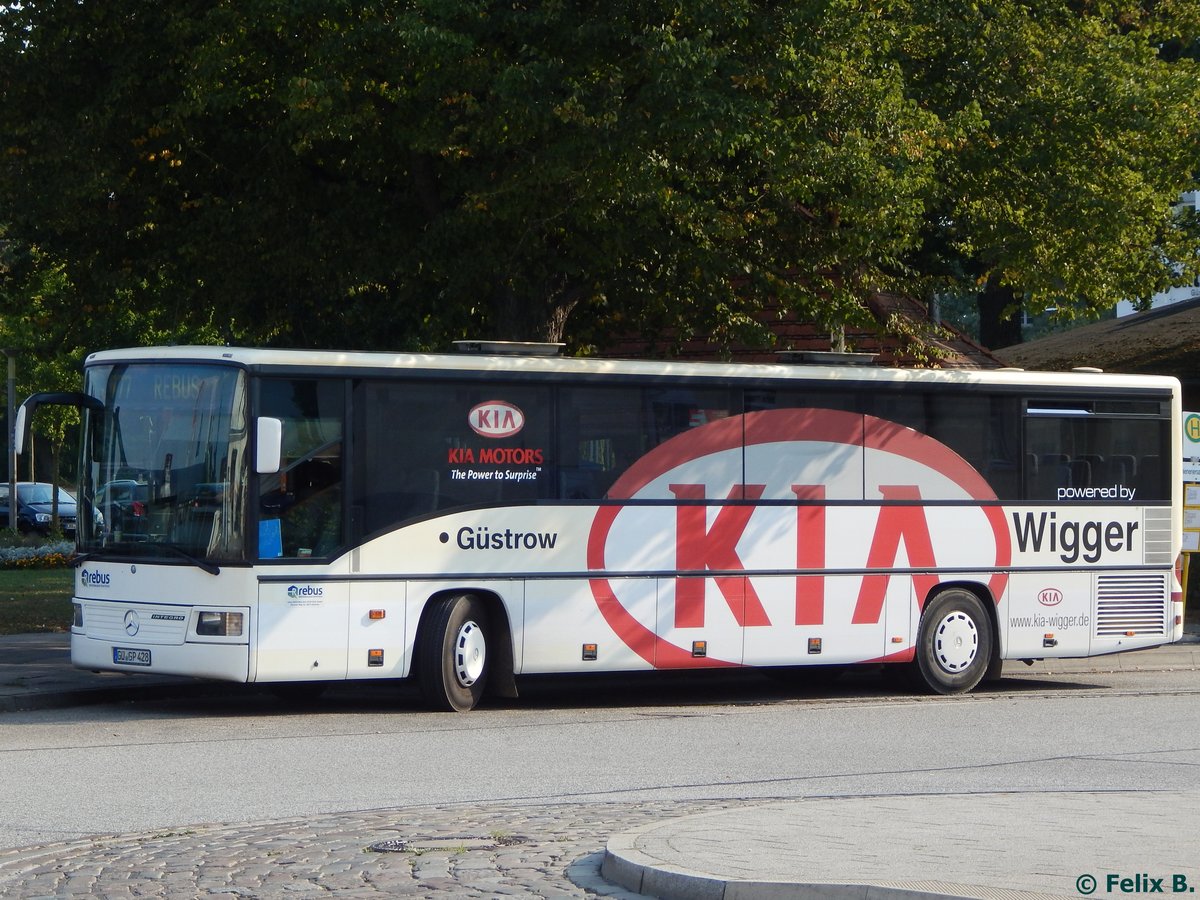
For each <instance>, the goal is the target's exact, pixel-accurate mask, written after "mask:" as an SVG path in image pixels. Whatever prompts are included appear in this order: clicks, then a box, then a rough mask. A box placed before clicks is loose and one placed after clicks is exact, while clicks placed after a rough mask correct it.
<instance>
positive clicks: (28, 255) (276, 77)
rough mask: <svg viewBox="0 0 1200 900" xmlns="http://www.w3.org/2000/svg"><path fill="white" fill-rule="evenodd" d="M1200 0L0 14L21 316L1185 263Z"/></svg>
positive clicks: (960, 277)
mask: <svg viewBox="0 0 1200 900" xmlns="http://www.w3.org/2000/svg"><path fill="white" fill-rule="evenodd" d="M1198 20H1200V15H1198V13H1197V3H1196V0H1171V2H1167V3H1155V4H1143V3H1137V2H1131V0H1112V2H1104V3H1091V2H1073V0H1072V2H1061V0H1058V2H1056V0H1027V2H1018V0H997V2H995V3H990V4H985V5H979V4H973V3H966V2H960V0H933V2H922V3H916V2H912V0H887V2H884V3H873V4H867V3H862V2H859V0H801V2H796V3H784V4H774V3H763V2H760V0H720V2H716V0H706V2H701V3H693V4H684V5H683V6H680V5H678V4H674V3H660V2H655V0H650V2H638V3H636V4H635V3H629V2H620V0H618V2H605V3H587V2H585V3H580V4H564V3H561V2H553V0H552V2H546V3H521V2H519V3H515V4H514V3H492V2H488V0H406V2H399V3H377V2H373V3H348V2H333V3H330V2H325V3H321V4H317V3H314V2H312V0H288V2H283V0H241V2H237V3H233V2H217V3H194V2H192V3H185V4H183V5H182V6H180V5H178V4H176V5H174V6H171V7H169V8H167V7H160V6H153V5H151V6H130V5H128V4H92V3H85V4H79V3H75V2H67V0H46V2H38V3H28V4H20V5H15V6H8V7H5V8H4V9H3V10H2V11H0V135H4V137H3V138H2V139H0V142H2V143H0V210H3V213H0V216H3V218H4V219H5V220H6V221H7V226H8V243H7V244H6V249H5V251H4V252H5V254H6V256H7V257H8V258H9V260H10V264H9V265H8V267H7V273H8V274H7V277H3V276H0V315H2V316H3V321H4V323H5V328H8V329H11V330H12V331H13V332H14V336H13V337H12V338H11V339H12V340H13V341H15V342H16V343H17V345H18V346H21V347H23V348H29V349H31V350H32V349H34V348H46V349H48V350H50V352H51V353H53V354H54V355H56V356H61V357H62V358H63V359H65V360H68V361H69V364H68V365H66V366H65V367H64V368H65V369H70V367H71V365H74V364H77V363H78V361H79V360H80V359H81V358H82V355H83V354H84V353H85V351H86V350H87V349H95V348H97V347H100V346H111V345H127V344H142V343H160V342H175V341H226V340H227V341H236V342H247V343H263V344H278V345H294V346H353V347H362V348H374V347H378V348H414V349H415V348H441V347H443V346H444V345H445V342H446V341H447V340H448V339H451V338H454V337H461V336H466V335H472V336H481V335H482V336H489V337H508V338H521V339H529V338H537V337H542V338H559V337H564V336H565V337H567V338H568V339H569V340H570V341H572V342H573V344H574V345H575V346H576V347H581V346H586V345H589V344H593V343H599V342H602V341H603V339H604V338H605V337H606V336H607V335H610V334H612V333H613V332H614V331H615V332H625V333H628V332H630V331H635V330H637V331H640V332H642V333H645V334H648V335H654V334H668V333H670V334H674V335H676V336H677V337H679V338H681V339H682V338H686V337H687V336H689V335H690V334H693V333H699V334H703V335H705V336H707V337H712V338H715V339H716V340H717V341H718V342H719V341H723V340H725V341H731V340H747V339H749V340H759V341H766V340H767V339H768V336H767V334H766V333H765V332H766V329H765V327H764V325H763V324H762V317H761V316H760V315H758V311H759V310H760V309H761V307H762V306H763V305H764V304H765V303H767V302H768V301H774V300H779V301H781V302H782V303H783V304H784V306H786V307H789V308H792V309H795V310H797V311H798V312H799V313H800V314H801V315H804V316H808V317H811V318H813V319H815V320H817V321H819V322H822V323H823V324H825V325H827V326H829V327H833V326H835V325H838V324H841V323H854V322H859V321H862V320H863V319H864V316H865V314H864V311H863V304H862V300H863V298H864V297H865V296H866V295H868V294H869V292H871V291H873V290H878V289H889V290H901V291H908V292H912V293H919V294H922V295H923V294H925V293H927V292H930V291H933V290H938V289H945V288H947V287H952V288H955V289H957V290H959V291H972V290H976V289H977V288H978V287H979V285H981V284H984V283H987V282H988V281H989V280H990V281H993V282H997V283H1003V284H1004V285H1006V286H1007V289H1009V290H1011V291H1013V293H1014V295H1015V296H1017V297H1022V298H1025V299H1026V300H1027V302H1028V304H1029V305H1030V306H1031V307H1032V308H1033V309H1035V310H1036V309H1040V308H1044V307H1046V306H1049V305H1055V306H1057V307H1059V308H1061V309H1064V310H1067V309H1075V308H1077V309H1081V310H1093V309H1096V308H1100V307H1103V306H1106V305H1111V304H1112V303H1113V302H1115V301H1116V300H1118V299H1128V298H1141V297H1148V296H1149V295H1150V294H1151V293H1153V292H1154V291H1156V290H1158V289H1160V288H1162V287H1164V286H1166V285H1167V284H1169V283H1171V282H1173V281H1174V282H1178V281H1181V280H1182V281H1186V280H1190V278H1191V277H1193V276H1194V274H1196V272H1197V271H1200V253H1198V252H1197V251H1198V248H1200V227H1198V226H1197V223H1196V222H1194V221H1192V220H1191V219H1189V218H1187V217H1184V216H1179V215H1175V214H1173V213H1172V211H1171V203H1172V201H1173V200H1174V199H1175V198H1176V197H1177V196H1178V194H1179V192H1180V191H1181V190H1184V189H1186V188H1189V187H1191V186H1193V185H1194V183H1195V177H1194V170H1195V168H1196V161H1197V160H1198V159H1200V116H1198V115H1197V112H1198V111H1200V78H1198V77H1197V72H1196V70H1195V63H1194V61H1193V59H1192V56H1193V55H1194V54H1193V53H1192V52H1191V48H1192V47H1193V46H1194V43H1195V36H1196V29H1197V22H1198Z"/></svg>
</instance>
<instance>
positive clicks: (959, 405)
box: [872, 391, 1021, 500]
mask: <svg viewBox="0 0 1200 900" xmlns="http://www.w3.org/2000/svg"><path fill="white" fill-rule="evenodd" d="M872 414H873V415H875V416H878V417H879V418H881V419H887V420H889V421H892V422H895V423H897V424H899V425H905V426H907V427H909V428H912V429H913V430H914V431H919V432H921V433H922V434H927V435H929V436H930V437H931V438H934V439H935V440H937V441H938V442H939V443H942V444H945V445H946V446H947V447H949V448H950V449H951V450H953V451H954V452H955V453H957V454H958V455H959V456H961V457H962V458H963V459H965V460H966V461H967V462H968V463H970V464H971V467H972V468H973V469H975V471H976V472H978V473H979V474H980V475H982V476H983V477H984V479H985V480H986V481H987V483H988V484H989V485H990V486H991V488H992V490H993V491H995V493H996V496H997V498H999V499H1000V500H1016V499H1018V498H1019V496H1020V462H1021V443H1020V434H1021V432H1020V422H1021V418H1020V401H1019V400H1018V399H1017V398H1016V397H1005V396H994V395H988V394H983V393H938V392H933V391H903V392H894V393H887V394H880V395H877V397H876V399H875V402H874V404H873V410H872Z"/></svg>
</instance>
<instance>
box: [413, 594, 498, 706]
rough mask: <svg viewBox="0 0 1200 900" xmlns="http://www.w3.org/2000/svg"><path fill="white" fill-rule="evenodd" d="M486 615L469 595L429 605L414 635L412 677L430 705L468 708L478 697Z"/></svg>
mask: <svg viewBox="0 0 1200 900" xmlns="http://www.w3.org/2000/svg"><path fill="white" fill-rule="evenodd" d="M488 637H489V636H488V618H487V609H486V607H485V606H484V605H483V602H482V601H481V600H480V599H479V598H478V597H475V596H472V595H471V594H460V595H458V596H457V597H444V598H442V599H440V600H434V601H432V602H431V603H430V605H429V609H428V610H427V611H426V615H425V620H424V622H423V623H422V625H421V632H420V634H418V635H417V661H416V662H417V681H418V682H419V684H420V686H421V694H422V695H423V696H424V698H425V702H426V704H427V705H428V706H429V708H430V709H434V710H438V711H439V712H467V711H468V710H471V709H474V708H475V707H476V706H477V705H478V703H479V701H480V700H481V699H482V697H483V689H484V687H485V686H486V684H487V677H488V672H489V670H490V669H491V660H490V659H489V653H488Z"/></svg>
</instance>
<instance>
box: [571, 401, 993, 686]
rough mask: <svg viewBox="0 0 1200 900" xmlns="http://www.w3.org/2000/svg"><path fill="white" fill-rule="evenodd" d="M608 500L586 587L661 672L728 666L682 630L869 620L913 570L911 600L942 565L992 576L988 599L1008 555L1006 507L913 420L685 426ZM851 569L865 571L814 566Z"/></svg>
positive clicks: (814, 413)
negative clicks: (656, 575)
mask: <svg viewBox="0 0 1200 900" xmlns="http://www.w3.org/2000/svg"><path fill="white" fill-rule="evenodd" d="M864 498H865V499H864ZM923 498H930V499H931V500H938V501H940V500H952V501H957V502H956V503H954V504H953V505H938V504H930V505H926V504H924V503H922V502H921V501H922V499H923ZM607 499H608V500H609V501H616V502H610V503H609V504H606V505H605V506H603V507H601V508H600V509H599V510H598V511H597V513H596V516H595V519H594V520H593V522H592V529H591V533H590V535H589V538H588V547H587V564H588V569H589V570H590V571H592V572H595V573H598V574H597V575H596V576H595V577H593V578H592V579H591V587H592V594H593V596H594V597H595V600H596V604H597V606H598V608H599V610H600V612H601V614H602V615H603V617H604V619H605V621H606V622H607V623H608V624H609V626H610V627H611V628H612V629H613V631H614V632H615V633H616V634H617V635H618V636H619V637H620V639H621V640H622V641H623V642H624V643H625V644H626V645H627V646H628V647H629V648H630V649H632V650H633V651H634V652H635V653H636V654H637V655H638V656H640V657H641V658H642V659H643V660H645V661H646V662H648V663H650V664H651V665H653V666H657V667H659V668H664V667H672V668H674V667H692V666H713V665H737V664H740V658H735V659H732V660H721V659H719V658H718V657H717V655H716V654H714V653H713V652H712V642H711V641H710V642H709V653H708V655H707V656H706V657H704V658H694V657H693V654H692V651H691V649H690V648H689V646H688V644H689V643H690V640H691V637H692V635H696V634H699V633H700V632H689V631H688V629H700V628H705V627H708V628H716V629H717V630H718V631H720V630H722V629H724V630H725V631H726V633H729V629H731V628H733V629H741V630H742V631H743V633H745V634H746V636H747V637H746V640H747V641H749V640H750V635H751V634H752V633H753V634H755V635H759V634H762V635H764V636H765V635H775V634H777V635H778V638H779V643H781V644H788V645H790V642H791V640H792V638H793V637H794V635H795V634H797V633H799V632H798V630H797V629H798V628H802V627H805V626H811V625H822V624H834V625H839V626H840V625H845V626H858V625H862V626H864V627H868V628H874V629H876V630H878V629H879V628H881V625H882V622H883V614H884V609H885V606H886V605H888V604H889V603H892V604H894V603H896V602H907V601H906V600H899V601H897V599H896V598H897V597H907V596H908V592H907V591H904V592H903V593H902V594H901V593H899V592H898V591H893V590H891V588H890V587H889V586H890V585H891V584H892V583H893V582H898V581H899V580H900V579H907V578H911V579H912V584H913V589H914V590H913V593H914V595H915V596H916V598H917V603H918V604H920V603H923V602H924V598H925V597H927V596H928V595H929V592H930V591H932V590H933V588H934V587H935V586H936V585H937V583H938V579H939V576H938V575H937V570H938V569H939V568H942V567H945V568H955V569H962V570H966V571H970V570H972V569H983V570H985V571H991V572H992V574H991V575H990V576H988V581H987V586H988V589H989V590H990V592H991V594H992V597H993V598H995V599H997V600H998V599H999V598H1000V597H1002V596H1003V594H1004V590H1005V587H1006V585H1007V583H1008V575H1007V573H1006V572H1005V569H1007V568H1008V567H1009V566H1010V565H1011V562H1012V543H1011V538H1010V533H1009V530H1008V525H1007V523H1006V521H1005V517H1004V510H1003V509H1002V508H1001V506H1000V504H999V503H998V502H997V499H996V495H995V493H994V492H993V491H992V489H991V488H990V486H989V485H988V483H987V481H986V480H985V479H984V478H983V476H982V475H980V474H979V473H978V472H977V471H975V469H974V468H972V466H971V465H970V464H969V463H967V462H966V460H964V459H963V458H962V457H961V456H959V455H958V454H957V453H955V452H954V451H953V450H951V449H950V448H949V447H947V446H946V445H944V444H942V443H940V442H939V441H936V440H934V439H933V438H931V437H929V436H928V435H925V434H921V433H920V432H917V431H914V430H912V429H911V428H906V427H904V426H902V425H897V424H896V423H894V422H889V421H887V420H885V419H877V418H874V417H872V416H863V415H859V414H856V413H849V412H843V411H839V410H829V409H780V410H764V411H758V412H751V413H746V414H745V415H743V416H732V417H729V418H726V419H721V420H718V421H715V422H712V423H710V424H708V425H703V426H700V427H696V428H691V429H689V430H687V431H685V432H683V433H681V434H679V435H677V436H676V437H674V438H672V439H670V440H668V441H665V442H663V443H662V444H660V445H659V446H657V447H655V448H654V449H653V450H651V451H650V452H649V453H647V454H646V455H644V456H642V457H641V458H640V459H638V460H637V461H636V462H634V463H633V465H632V466H630V468H629V469H627V470H626V471H625V473H624V474H623V475H622V476H621V477H620V478H619V479H618V480H617V481H616V483H615V484H614V485H613V486H612V487H611V488H610V489H609V491H608V494H607ZM623 500H630V501H633V502H632V503H629V504H625V503H622V502H620V501H623ZM714 501H715V502H714ZM981 550H982V553H983V554H984V555H983V556H981V555H980V551H981ZM898 570H899V571H898ZM653 571H659V572H679V573H680V575H679V576H678V577H669V576H665V575H664V576H663V577H662V578H660V579H659V580H658V588H657V592H656V589H655V583H654V580H653V579H650V580H647V579H644V578H622V577H620V576H621V575H622V574H623V573H625V572H628V573H630V574H638V573H643V572H653ZM788 571H794V572H795V573H796V574H794V575H787V574H785V573H787V572H788ZM850 571H857V572H862V573H863V574H862V575H861V576H857V577H855V576H845V575H840V574H839V575H837V576H836V577H834V576H831V575H827V574H826V573H827V572H841V573H844V572H850ZM743 572H760V573H764V574H763V575H754V574H751V575H749V576H743V575H742V574H741V573H743ZM600 573H603V574H600ZM828 585H832V587H827V586H828ZM889 597H890V598H892V599H891V600H890V601H889V599H888V598H889ZM753 629H762V631H752V630H753ZM664 634H665V635H668V637H664V636H663V635H664ZM738 644H739V645H740V642H738ZM734 652H735V653H736V652H737V651H734ZM911 653H912V648H911V647H908V648H897V651H896V653H895V655H896V658H898V659H899V658H901V657H904V658H911ZM905 654H907V655H906V656H905Z"/></svg>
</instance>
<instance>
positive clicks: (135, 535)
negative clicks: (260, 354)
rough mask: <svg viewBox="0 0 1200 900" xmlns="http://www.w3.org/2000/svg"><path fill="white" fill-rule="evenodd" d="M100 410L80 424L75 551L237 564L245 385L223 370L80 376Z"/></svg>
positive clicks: (244, 477) (137, 366)
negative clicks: (80, 509) (86, 510)
mask: <svg viewBox="0 0 1200 900" xmlns="http://www.w3.org/2000/svg"><path fill="white" fill-rule="evenodd" d="M85 389H86V391H87V393H88V394H90V395H91V396H93V397H95V398H97V399H98V400H100V401H101V403H102V404H103V409H102V410H88V411H87V413H86V415H85V426H84V453H83V456H84V465H83V472H82V474H83V479H82V483H81V485H80V492H81V494H82V495H83V496H82V498H81V499H82V500H83V501H84V503H85V504H88V505H90V506H92V507H93V509H94V510H95V512H96V513H98V515H96V514H90V515H81V516H80V521H81V527H80V530H79V549H80V552H82V553H87V554H105V553H114V554H120V555H128V556H147V557H154V558H166V559H178V558H185V559H186V558H194V559H197V560H202V561H220V562H235V561H239V560H244V559H245V558H246V555H247V548H246V534H247V528H246V488H247V483H248V478H249V467H248V460H247V458H246V457H247V443H248V438H247V428H246V379H245V375H244V374H243V373H242V371H241V370H239V369H237V368H234V367H232V366H222V365H179V364H178V363H176V364H171V365H166V364H156V363H130V364H123V365H113V366H95V367H91V368H89V369H88V370H87V381H86V388H85Z"/></svg>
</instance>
